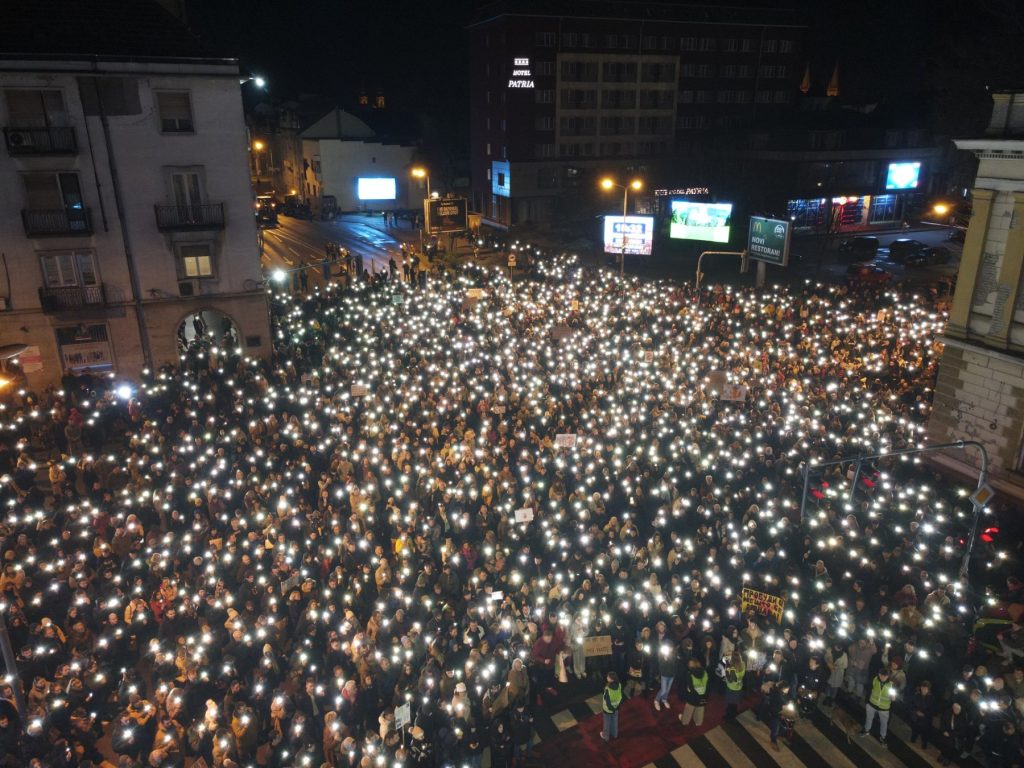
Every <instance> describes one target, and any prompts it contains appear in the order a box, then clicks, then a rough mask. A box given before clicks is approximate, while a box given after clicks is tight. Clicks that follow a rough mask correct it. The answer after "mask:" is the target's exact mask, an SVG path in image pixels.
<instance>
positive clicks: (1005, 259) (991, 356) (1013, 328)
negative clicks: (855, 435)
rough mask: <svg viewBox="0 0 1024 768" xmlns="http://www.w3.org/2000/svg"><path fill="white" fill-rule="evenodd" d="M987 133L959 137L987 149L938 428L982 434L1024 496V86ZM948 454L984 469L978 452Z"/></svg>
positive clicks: (944, 436)
mask: <svg viewBox="0 0 1024 768" xmlns="http://www.w3.org/2000/svg"><path fill="white" fill-rule="evenodd" d="M992 97H993V110H992V118H991V122H990V124H989V127H988V130H987V131H986V133H985V135H984V136H980V137H977V138H970V139H958V140H957V142H956V145H957V147H958V148H960V149H964V150H968V151H970V152H972V153H973V154H974V155H975V156H976V157H977V158H978V175H977V179H976V181H975V184H974V189H973V191H972V197H973V213H972V215H971V221H970V226H969V227H968V229H967V235H966V238H965V241H964V251H963V256H962V257H961V259H960V271H959V274H958V275H957V284H956V293H955V294H954V296H953V307H952V309H951V310H950V313H949V321H948V323H947V325H946V335H945V337H944V338H943V342H944V343H945V349H944V350H943V353H942V359H941V360H940V362H939V376H938V381H937V382H936V385H935V402H934V407H933V409H932V414H931V418H930V419H929V421H928V436H929V438H930V439H931V440H932V441H933V442H935V443H948V442H954V441H957V440H977V441H978V442H980V443H982V444H983V445H985V447H986V449H987V450H988V455H989V460H990V464H989V471H990V473H991V482H992V484H993V485H994V486H996V488H997V489H998V490H1000V491H1003V492H1005V493H1007V494H1011V495H1013V496H1015V497H1017V498H1018V499H1022V498H1024V93H1021V92H1019V91H1018V92H1013V91H1008V92H995V93H993V94H992ZM939 460H940V461H941V462H942V463H944V464H947V465H949V466H952V467H953V468H956V469H960V470H962V471H965V472H967V473H968V474H972V475H973V474H974V473H975V472H976V469H975V468H976V467H977V465H978V456H977V454H976V453H975V452H974V451H973V449H972V450H971V451H970V452H969V453H965V452H962V451H949V452H948V453H944V454H943V455H941V456H940V459H939Z"/></svg>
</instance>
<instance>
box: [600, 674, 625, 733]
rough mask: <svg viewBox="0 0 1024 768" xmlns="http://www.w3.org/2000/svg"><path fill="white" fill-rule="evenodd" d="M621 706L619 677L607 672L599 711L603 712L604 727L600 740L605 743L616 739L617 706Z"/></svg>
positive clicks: (617, 723)
mask: <svg viewBox="0 0 1024 768" xmlns="http://www.w3.org/2000/svg"><path fill="white" fill-rule="evenodd" d="M621 704H622V685H620V684H619V676H618V675H617V674H615V673H614V672H609V673H608V677H607V685H605V687H604V695H603V696H602V697H601V709H602V710H603V711H604V727H603V728H602V729H601V738H602V739H604V740H605V741H610V740H611V739H614V738H618V735H619V706H620V705H621Z"/></svg>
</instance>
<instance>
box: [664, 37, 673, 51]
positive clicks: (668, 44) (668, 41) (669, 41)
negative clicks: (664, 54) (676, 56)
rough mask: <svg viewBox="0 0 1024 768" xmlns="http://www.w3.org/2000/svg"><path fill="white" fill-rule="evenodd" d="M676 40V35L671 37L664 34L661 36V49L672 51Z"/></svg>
mask: <svg viewBox="0 0 1024 768" xmlns="http://www.w3.org/2000/svg"><path fill="white" fill-rule="evenodd" d="M675 41H676V39H675V38H674V37H669V36H668V35H663V36H662V38H661V50H663V51H671V50H672V46H673V44H674V43H675Z"/></svg>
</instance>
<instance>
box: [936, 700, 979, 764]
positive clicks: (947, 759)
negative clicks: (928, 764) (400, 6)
mask: <svg viewBox="0 0 1024 768" xmlns="http://www.w3.org/2000/svg"><path fill="white" fill-rule="evenodd" d="M936 732H937V734H938V739H937V741H938V745H939V751H940V755H939V763H940V764H941V765H950V764H951V763H952V762H953V761H954V760H956V759H957V758H958V757H959V756H960V754H961V753H962V752H963V751H964V749H965V746H966V744H967V742H968V739H969V738H970V735H971V721H970V718H969V717H968V715H967V713H966V712H965V711H964V709H963V705H961V704H960V702H959V701H954V702H953V703H952V704H951V705H950V706H949V707H947V708H946V711H945V712H943V713H942V717H940V718H939V726H938V728H937V729H936Z"/></svg>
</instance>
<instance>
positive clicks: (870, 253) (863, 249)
mask: <svg viewBox="0 0 1024 768" xmlns="http://www.w3.org/2000/svg"><path fill="white" fill-rule="evenodd" d="M877 255H878V238H877V237H868V236H858V237H850V238H847V239H846V240H843V242H841V243H840V244H839V258H840V259H841V260H842V261H871V260H872V259H874V258H875V256H877Z"/></svg>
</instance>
